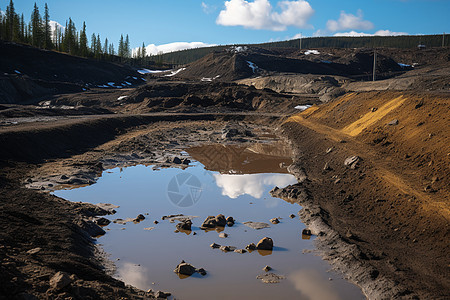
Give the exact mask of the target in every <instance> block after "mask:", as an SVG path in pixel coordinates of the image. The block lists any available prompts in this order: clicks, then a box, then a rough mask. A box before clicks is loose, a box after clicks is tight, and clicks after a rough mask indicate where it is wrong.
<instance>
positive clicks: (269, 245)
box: [256, 237, 273, 250]
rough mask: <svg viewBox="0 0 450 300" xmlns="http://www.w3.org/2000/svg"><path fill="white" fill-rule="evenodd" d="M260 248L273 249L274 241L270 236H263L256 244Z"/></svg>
mask: <svg viewBox="0 0 450 300" xmlns="http://www.w3.org/2000/svg"><path fill="white" fill-rule="evenodd" d="M256 249H258V250H273V241H272V239H271V238H269V237H265V238H262V239H261V240H260V241H259V242H258V244H257V245H256Z"/></svg>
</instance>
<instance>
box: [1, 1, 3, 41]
mask: <svg viewBox="0 0 450 300" xmlns="http://www.w3.org/2000/svg"><path fill="white" fill-rule="evenodd" d="M1 11H2V9H1V8H0V40H2V39H3V14H2V12H1Z"/></svg>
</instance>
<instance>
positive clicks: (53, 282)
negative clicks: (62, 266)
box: [50, 271, 72, 290]
mask: <svg viewBox="0 0 450 300" xmlns="http://www.w3.org/2000/svg"><path fill="white" fill-rule="evenodd" d="M70 283H72V279H70V276H69V274H67V273H66V272H61V271H59V272H57V273H56V274H55V275H53V277H52V278H51V279H50V288H52V289H54V290H60V289H63V288H65V287H66V286H68V285H69V284H70Z"/></svg>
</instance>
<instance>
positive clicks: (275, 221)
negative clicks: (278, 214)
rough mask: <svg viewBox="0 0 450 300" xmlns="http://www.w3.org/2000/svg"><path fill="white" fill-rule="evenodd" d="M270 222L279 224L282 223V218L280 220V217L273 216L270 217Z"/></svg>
mask: <svg viewBox="0 0 450 300" xmlns="http://www.w3.org/2000/svg"><path fill="white" fill-rule="evenodd" d="M270 223H272V224H278V223H280V220H278V218H273V219H270Z"/></svg>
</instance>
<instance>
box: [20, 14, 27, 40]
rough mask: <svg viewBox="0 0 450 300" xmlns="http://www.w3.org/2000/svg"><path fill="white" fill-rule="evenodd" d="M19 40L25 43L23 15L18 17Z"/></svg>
mask: <svg viewBox="0 0 450 300" xmlns="http://www.w3.org/2000/svg"><path fill="white" fill-rule="evenodd" d="M20 39H21V41H22V42H25V43H26V42H27V41H26V36H25V20H24V18H23V14H22V15H21V16H20Z"/></svg>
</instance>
